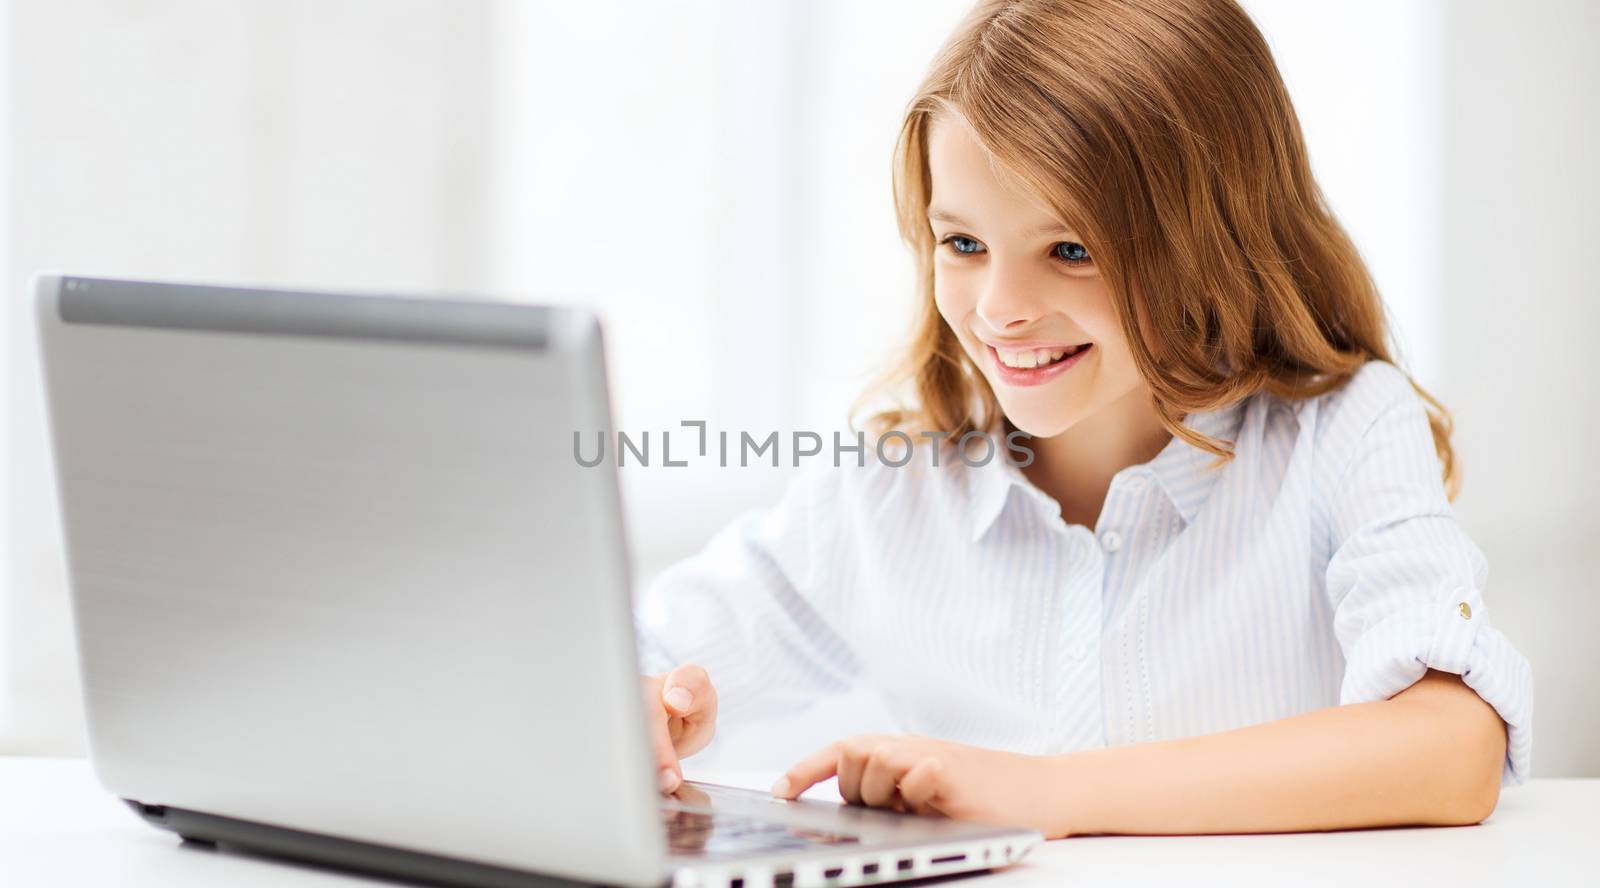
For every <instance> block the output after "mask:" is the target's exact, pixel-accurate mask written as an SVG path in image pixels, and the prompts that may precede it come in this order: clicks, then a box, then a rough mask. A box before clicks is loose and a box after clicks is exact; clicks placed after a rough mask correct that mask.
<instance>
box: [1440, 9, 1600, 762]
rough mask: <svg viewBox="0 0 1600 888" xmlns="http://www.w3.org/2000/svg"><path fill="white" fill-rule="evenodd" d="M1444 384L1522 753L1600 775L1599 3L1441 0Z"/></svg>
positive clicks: (1464, 506)
mask: <svg viewBox="0 0 1600 888" xmlns="http://www.w3.org/2000/svg"><path fill="white" fill-rule="evenodd" d="M1444 9H1445V12H1444V15H1443V28H1442V35H1443V40H1442V43H1443V47H1444V52H1443V70H1444V72H1445V76H1444V78H1443V81H1442V82H1443V87H1444V94H1443V105H1442V107H1441V112H1442V113H1441V119H1442V121H1443V126H1442V129H1441V131H1440V134H1439V141H1440V143H1441V144H1442V145H1444V146H1447V147H1446V150H1444V151H1442V152H1441V153H1440V162H1439V166H1438V175H1439V178H1440V182H1441V188H1440V195H1441V202H1440V212H1439V218H1440V221H1441V224H1440V228H1439V234H1438V241H1439V243H1440V245H1441V249H1440V272H1439V274H1440V282H1441V287H1440V296H1439V300H1440V306H1441V311H1440V312H1439V313H1438V316H1437V321H1438V323H1439V331H1440V332H1439V339H1440V342H1441V344H1442V349H1441V352H1442V358H1443V362H1442V365H1441V377H1440V378H1441V385H1440V387H1439V388H1440V392H1439V394H1440V395H1441V397H1443V398H1444V399H1445V401H1446V403H1448V404H1449V405H1450V406H1451V407H1452V408H1453V409H1454V410H1455V411H1456V416H1457V419H1458V421H1459V423H1460V425H1459V428H1460V433H1459V435H1458V437H1457V443H1458V445H1459V452H1460V454H1461V458H1462V462H1463V464H1464V469H1465V476H1464V480H1465V484H1464V486H1463V488H1462V492H1461V497H1460V498H1459V500H1458V501H1457V503H1456V505H1457V510H1458V512H1459V514H1460V515H1461V519H1462V521H1463V522H1464V523H1465V524H1466V526H1467V528H1468V530H1470V531H1471V532H1472V534H1473V536H1474V538H1476V539H1477V540H1479V542H1480V543H1481V544H1482V545H1483V547H1484V550H1485V552H1486V553H1487V554H1488V556H1489V592H1488V596H1487V600H1488V602H1489V605H1490V608H1491V616H1492V618H1493V619H1494V620H1495V621H1496V622H1497V623H1499V624H1501V625H1502V626H1503V627H1504V628H1505V631H1506V632H1507V634H1509V635H1510V636H1511V638H1512V639H1513V640H1515V641H1516V642H1517V643H1518V644H1519V646H1520V647H1521V649H1522V650H1523V652H1524V653H1526V654H1527V656H1528V659H1529V660H1531V661H1532V663H1533V675H1534V723H1535V725H1536V729H1535V731H1536V733H1535V737H1536V739H1535V741H1534V752H1533V755H1534V762H1533V769H1534V773H1536V774H1541V775H1549V776H1553V775H1561V774H1568V775H1576V774H1583V775H1588V776H1600V682H1597V681H1596V677H1597V676H1600V652H1597V651H1600V647H1597V646H1596V644H1595V642H1594V636H1595V633H1596V631H1600V505H1597V503H1600V462H1597V461H1596V458H1595V451H1596V442H1597V441H1600V373H1597V372H1596V369H1595V361H1594V356H1595V351H1596V350H1595V348H1594V340H1595V335H1596V332H1597V331H1600V269H1597V266H1596V261H1595V260H1596V255H1597V251H1596V246H1595V245H1596V244H1600V170H1597V169H1596V165H1595V158H1596V157H1600V55H1597V54H1596V53H1595V49H1594V48H1595V46H1596V43H1597V41H1600V5H1596V4H1594V3H1590V2H1587V0H1553V2H1545V3H1537V4H1524V5H1519V6H1518V7H1517V10H1516V14H1515V15H1505V14H1503V13H1504V10H1505V7H1504V6H1500V5H1495V4H1492V3H1488V2H1484V0H1460V2H1451V3H1447V4H1445V7H1444Z"/></svg>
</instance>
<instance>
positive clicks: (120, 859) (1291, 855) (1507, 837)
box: [0, 757, 1600, 888]
mask: <svg viewBox="0 0 1600 888" xmlns="http://www.w3.org/2000/svg"><path fill="white" fill-rule="evenodd" d="M688 776H689V777H690V779H696V780H706V781H711V782H715V783H723V784H729V785H735V786H748V787H751V788H758V789H765V788H766V787H767V786H769V785H770V784H771V783H772V780H773V779H774V778H776V777H777V773H776V772H770V773H768V772H751V771H740V772H728V771H696V770H695V769H694V768H692V767H690V768H688ZM806 795H807V797H808V798H829V797H831V798H833V799H834V800H836V801H837V800H838V798H839V796H838V791H837V789H836V788H835V784H834V783H833V782H832V781H829V782H828V783H825V784H821V785H819V786H817V787H813V788H812V789H811V790H810V791H808V792H807V793H806ZM0 800H3V804H0V884H5V885H18V886H22V885H29V886H32V885H95V886H157V885H159V886H164V888H183V886H187V885H196V886H199V885H205V886H214V885H229V886H243V888H250V886H266V885H271V886H319V885H323V886H350V885H360V884H366V885H374V884H389V883H386V882H384V881H382V880H378V879H367V878H362V877H359V876H352V875H347V874H344V873H340V872H335V871H331V870H325V869H319V868H316V867H311V866H302V865H297V864H292V863H285V862H282V861H278V860H269V859H265V858H258V857H254V856H251V855H247V854H243V853H239V852H235V851H220V852H219V851H211V850H203V849H196V848H190V847H187V846H184V845H181V844H180V843H179V841H178V839H177V837H176V836H174V835H172V834H171V833H168V832H165V831H162V830H158V829H155V828H153V827H151V826H148V825H146V824H144V823H143V822H141V821H140V820H139V819H138V818H137V817H135V815H134V814H133V812H131V811H129V810H128V809H127V808H126V807H125V806H124V805H123V804H122V802H120V801H118V800H117V799H116V798H115V797H113V796H112V795H111V794H110V793H108V792H106V791H105V790H103V789H101V788H100V786H99V784H98V783H97V782H96V781H95V779H94V775H93V774H92V773H91V771H90V770H89V766H88V763H87V762H85V761H83V760H81V759H35V758H3V757H0ZM1597 848H1600V780H1534V781H1530V782H1529V783H1528V784H1527V785H1525V786H1520V787H1514V788H1510V789H1506V790H1504V791H1503V792H1502V793H1501V796H1500V806H1499V808H1498V809H1496V810H1495V812H1494V814H1493V815H1491V816H1490V817H1489V819H1488V820H1486V821H1484V822H1483V823H1482V824H1480V825H1477V826H1467V827H1454V828H1447V829H1380V830H1355V831H1349V832H1336V833H1302V834H1290V835H1250V836H1162V837H1128V836H1107V837H1080V838H1070V839H1063V840H1060V841H1054V842H1046V843H1044V844H1043V845H1040V846H1038V847H1036V848H1034V849H1033V851H1031V852H1030V853H1029V855H1028V857H1027V858H1025V859H1024V860H1023V861H1022V862H1021V863H1019V864H1017V865H1015V866H1013V867H1011V868H1009V869H1007V870H1004V871H1001V872H997V873H993V874H986V875H980V876H974V877H972V879H970V880H967V879H962V880H959V881H958V882H957V883H956V884H962V885H965V884H969V883H970V884H974V885H977V884H981V885H984V886H990V885H994V886H1000V885H1005V886H1020V885H1052V886H1059V885H1073V884H1082V885H1096V884H1107V885H1109V884H1115V885H1117V886H1118V888H1128V886H1136V885H1161V886H1168V888H1170V886H1189V885H1202V884H1218V885H1230V886H1232V885H1271V886H1274V888H1277V886H1281V885H1284V884H1294V885H1344V886H1350V885H1356V886H1361V888H1368V886H1377V885H1411V886H1422V885H1426V886H1437V888H1461V886H1476V885H1485V886H1488V885H1492V886H1497V888H1510V886H1520V885H1580V884H1588V885H1593V884H1600V850H1597Z"/></svg>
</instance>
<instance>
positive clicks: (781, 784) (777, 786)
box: [772, 777, 789, 796]
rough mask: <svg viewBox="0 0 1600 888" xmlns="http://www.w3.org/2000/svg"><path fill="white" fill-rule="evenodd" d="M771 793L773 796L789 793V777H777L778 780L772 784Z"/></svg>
mask: <svg viewBox="0 0 1600 888" xmlns="http://www.w3.org/2000/svg"><path fill="white" fill-rule="evenodd" d="M772 794H773V795H775V796H786V795H788V794H789V778H787V777H779V778H778V781H777V782H776V783H774V784H772Z"/></svg>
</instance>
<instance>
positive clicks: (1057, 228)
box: [928, 208, 1073, 235]
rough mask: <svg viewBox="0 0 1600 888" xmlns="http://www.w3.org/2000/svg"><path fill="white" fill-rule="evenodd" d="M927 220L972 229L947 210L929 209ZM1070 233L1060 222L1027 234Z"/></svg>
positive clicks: (1042, 226) (968, 224)
mask: <svg viewBox="0 0 1600 888" xmlns="http://www.w3.org/2000/svg"><path fill="white" fill-rule="evenodd" d="M928 218H929V219H934V220H938V221H940V222H949V223H950V224H951V225H960V226H961V227H963V228H971V227H972V223H971V222H968V221H967V220H965V219H963V218H961V217H960V216H957V215H956V214H954V213H951V212H949V211H947V210H941V209H938V208H930V209H929V210H928ZM1072 233H1073V232H1072V229H1070V228H1068V227H1066V226H1065V225H1062V224H1061V223H1060V222H1051V223H1050V224H1049V225H1041V226H1039V227H1038V228H1035V229H1034V230H1032V231H1030V232H1028V234H1032V235H1040V234H1072Z"/></svg>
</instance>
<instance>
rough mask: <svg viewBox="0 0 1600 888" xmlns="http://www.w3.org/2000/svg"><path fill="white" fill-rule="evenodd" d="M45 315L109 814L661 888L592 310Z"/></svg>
mask: <svg viewBox="0 0 1600 888" xmlns="http://www.w3.org/2000/svg"><path fill="white" fill-rule="evenodd" d="M34 288H35V298H36V302H37V307H38V324H39V335H40V337H41V348H42V355H43V362H44V375H45V381H46V390H47V400H48V414H49V420H50V427H51V435H52V443H53V447H54V455H55V465H56V474H57V479H58V483H59V487H60V497H61V504H62V522H63V531H64V537H65V542H66V549H67V560H68V569H69V579H70V586H71V594H72V604H73V613H74V619H75V624H76V632H77V641H78V649H79V658H80V664H81V667H82V676H83V686H84V702H85V706H86V708H87V717H88V727H89V741H90V748H91V752H92V756H93V760H94V765H95V768H96V771H97V773H98V775H99V777H100V779H101V781H102V782H103V783H104V784H105V786H106V787H107V788H108V789H110V790H111V791H112V792H114V793H116V794H118V795H120V796H123V797H125V798H130V799H136V800H140V801H143V802H146V803H151V804H162V805H172V806H175V807H182V808H186V809H192V810H195V811H202V812H208V813H212V814H217V815H222V816H227V817H235V818H243V819H247V820H251V821H256V822H260V823H263V824H269V825H279V826H284V827H292V828H295V829H300V830H307V831H312V832H318V833H325V834H329V835H332V836H338V837H343V838H348V839H352V840H358V841H366V842H375V843H381V844H384V845H393V846H400V847H405V848H411V849H416V850H419V851H422V852H428V853H437V854H442V855H449V856H452V857H460V858H465V859H469V860H474V861H479V862H483V863H487V864H492V865H497V866H505V867H513V868H524V869H537V870H539V871H543V872H549V873H555V874H558V875H570V876H572V877H575V878H584V879H592V880H596V881H604V882H612V883H617V884H634V885H648V884H657V883H659V882H660V881H661V876H662V873H663V872H664V871H665V870H666V859H665V844H666V843H665V839H664V836H663V832H662V826H661V822H660V819H659V814H658V810H657V806H658V803H659V799H658V797H657V794H656V792H655V790H654V783H653V780H652V774H651V766H650V757H649V751H648V745H647V734H646V730H645V725H644V723H643V717H644V716H643V711H642V707H641V706H640V705H639V697H638V694H639V691H638V678H637V664H636V662H635V651H634V642H633V638H632V635H631V627H632V621H631V616H630V615H631V611H632V603H631V600H630V593H629V587H628V577H629V571H628V565H627V558H626V550H625V547H624V539H623V528H622V521H621V510H620V504H619V495H618V490H617V482H616V477H615V469H614V467H610V464H609V463H605V462H602V464H601V465H600V466H597V467H594V468H586V467H583V466H581V465H580V464H579V463H578V462H577V460H576V459H575V458H574V456H573V449H572V448H573V433H574V431H575V430H584V431H587V432H590V433H593V431H604V432H607V433H609V431H610V429H611V422H610V416H609V407H608V401H607V395H606V387H605V373H604V366H603V359H602V348H601V340H600V332H599V327H598V324H597V322H596V320H595V318H594V317H593V316H592V315H591V314H589V313H587V312H585V311H582V310H578V309H567V308H549V307H533V306H524V305H512V304H496V303H489V302H471V301H461V300H451V299H433V298H430V299H413V298H396V297H391V296H376V295H362V294H342V293H311V292H295V291H287V290H269V289H257V288H243V287H223V286H209V285H198V284H187V283H174V282H161V281H143V280H114V279H107V278H91V277H83V276H74V275H64V274H42V275H39V276H37V277H36V278H35V280H34ZM572 663H583V664H585V668H583V669H570V668H569V669H563V670H561V671H560V672H556V671H554V666H555V664H572Z"/></svg>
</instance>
